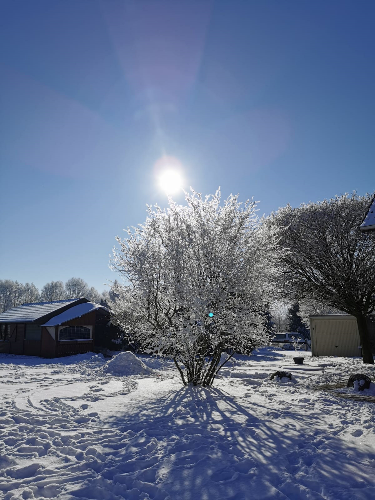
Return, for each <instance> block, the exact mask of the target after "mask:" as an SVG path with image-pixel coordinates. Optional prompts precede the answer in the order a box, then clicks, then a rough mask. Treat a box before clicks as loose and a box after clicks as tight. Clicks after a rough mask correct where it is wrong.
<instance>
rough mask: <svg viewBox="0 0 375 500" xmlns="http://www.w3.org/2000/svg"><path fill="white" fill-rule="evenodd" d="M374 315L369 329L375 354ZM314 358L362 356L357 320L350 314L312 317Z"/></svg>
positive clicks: (370, 320) (311, 332)
mask: <svg viewBox="0 0 375 500" xmlns="http://www.w3.org/2000/svg"><path fill="white" fill-rule="evenodd" d="M374 319H375V318H374V315H371V317H370V318H368V320H367V321H368V327H369V330H370V336H371V341H372V346H373V348H372V351H373V353H375V321H374ZM310 334H311V354H312V356H361V354H362V352H361V341H360V339H359V333H358V327H357V320H356V319H355V317H354V316H350V315H349V314H326V315H322V316H310Z"/></svg>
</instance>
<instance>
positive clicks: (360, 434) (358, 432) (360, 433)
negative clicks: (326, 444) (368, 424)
mask: <svg viewBox="0 0 375 500" xmlns="http://www.w3.org/2000/svg"><path fill="white" fill-rule="evenodd" d="M350 434H351V435H352V436H353V437H360V436H362V434H363V431H362V430H361V429H356V430H355V431H352V432H351V433H350Z"/></svg>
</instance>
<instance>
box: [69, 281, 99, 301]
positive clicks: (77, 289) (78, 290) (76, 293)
mask: <svg viewBox="0 0 375 500" xmlns="http://www.w3.org/2000/svg"><path fill="white" fill-rule="evenodd" d="M94 290H95V289H94ZM95 291H96V290H95ZM89 294H90V290H89V286H88V284H87V283H86V281H84V280H83V279H82V278H70V280H68V281H67V282H66V283H65V295H66V298H67V299H78V298H80V297H86V296H87V295H89ZM86 298H87V297H86Z"/></svg>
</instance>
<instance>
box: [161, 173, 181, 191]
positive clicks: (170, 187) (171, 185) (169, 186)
mask: <svg viewBox="0 0 375 500" xmlns="http://www.w3.org/2000/svg"><path fill="white" fill-rule="evenodd" d="M182 185H183V178H182V175H181V174H180V172H179V171H178V170H174V169H172V168H171V169H167V170H164V171H163V172H161V174H160V175H159V186H160V187H161V189H162V190H163V191H165V193H167V194H168V195H170V194H175V193H177V192H178V191H180V189H181V188H182Z"/></svg>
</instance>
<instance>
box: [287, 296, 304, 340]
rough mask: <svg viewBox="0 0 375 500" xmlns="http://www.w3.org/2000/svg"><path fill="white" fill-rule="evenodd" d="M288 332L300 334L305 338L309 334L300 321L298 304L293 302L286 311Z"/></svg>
mask: <svg viewBox="0 0 375 500" xmlns="http://www.w3.org/2000/svg"><path fill="white" fill-rule="evenodd" d="M287 320H288V323H287V324H288V328H287V329H288V331H289V332H298V333H301V334H302V335H303V336H305V337H306V336H307V335H308V333H309V330H308V328H307V326H306V325H305V323H304V322H303V321H302V318H301V316H300V315H299V304H298V302H295V303H294V304H292V305H291V306H290V307H289V309H288V317H287Z"/></svg>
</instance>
